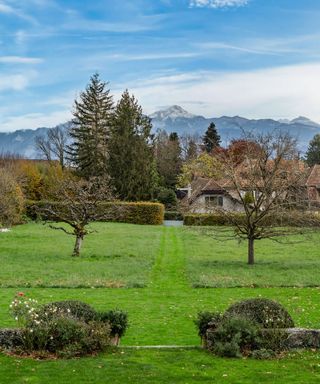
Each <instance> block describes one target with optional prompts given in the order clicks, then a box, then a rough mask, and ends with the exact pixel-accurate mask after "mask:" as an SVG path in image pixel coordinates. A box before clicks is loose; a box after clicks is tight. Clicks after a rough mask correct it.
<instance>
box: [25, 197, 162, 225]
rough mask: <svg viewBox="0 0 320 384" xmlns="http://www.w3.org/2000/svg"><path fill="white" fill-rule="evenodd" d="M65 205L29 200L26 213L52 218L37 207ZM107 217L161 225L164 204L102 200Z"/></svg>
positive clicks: (129, 221) (102, 207) (111, 219)
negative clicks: (39, 211) (42, 213)
mask: <svg viewBox="0 0 320 384" xmlns="http://www.w3.org/2000/svg"><path fill="white" fill-rule="evenodd" d="M56 204H59V205H63V204H64V203H61V202H57V201H44V200H42V201H37V202H35V201H30V200H29V201H27V203H26V214H27V216H28V217H29V218H31V219H32V220H38V219H40V220H51V221H54V217H50V216H44V215H42V216H41V217H39V215H38V213H37V211H38V209H37V208H42V209H43V208H45V207H50V206H52V205H56ZM99 207H100V209H101V210H102V211H103V214H104V215H105V217H106V219H105V221H110V222H120V223H129V224H149V225H160V224H162V223H163V218H164V206H163V205H162V204H159V203H149V202H137V203H129V202H101V203H100V205H99Z"/></svg>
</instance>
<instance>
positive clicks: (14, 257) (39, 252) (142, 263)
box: [0, 223, 161, 287]
mask: <svg viewBox="0 0 320 384" xmlns="http://www.w3.org/2000/svg"><path fill="white" fill-rule="evenodd" d="M142 228H143V229H142ZM91 229H92V230H93V231H95V232H93V233H92V234H89V235H88V236H87V237H86V238H85V240H84V245H83V251H82V255H81V257H80V258H74V257H71V256H70V255H71V253H72V250H73V242H74V237H73V236H68V235H66V234H65V233H63V232H62V231H58V230H53V229H51V228H48V227H46V226H44V225H41V224H33V223H30V224H27V225H21V226H18V227H15V228H14V229H13V230H12V231H11V232H9V233H2V234H1V238H0V261H1V269H0V286H1V287H10V286H20V287H137V286H138V287H141V286H144V285H145V284H146V283H147V281H148V280H149V273H150V271H151V269H152V265H153V263H154V260H155V257H156V255H157V252H158V247H159V242H160V237H161V230H159V228H157V227H154V226H148V227H141V226H138V225H137V226H134V225H126V224H108V223H99V224H92V225H91Z"/></svg>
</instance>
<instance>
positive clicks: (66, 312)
mask: <svg viewBox="0 0 320 384" xmlns="http://www.w3.org/2000/svg"><path fill="white" fill-rule="evenodd" d="M37 313H38V316H39V317H40V318H42V319H43V318H52V317H56V315H57V314H59V315H60V316H68V317H72V318H74V319H75V320H81V321H84V322H85V323H89V322H90V321H94V320H95V319H96V316H97V312H96V311H95V309H93V308H92V307H91V306H90V305H89V304H86V303H83V302H82V301H78V300H64V301H55V302H53V303H49V304H45V305H44V306H42V307H41V308H40V310H39V311H37Z"/></svg>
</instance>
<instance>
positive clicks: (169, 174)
mask: <svg viewBox="0 0 320 384" xmlns="http://www.w3.org/2000/svg"><path fill="white" fill-rule="evenodd" d="M181 152H182V150H181V145H180V140H179V137H178V135H177V133H176V132H173V133H171V134H170V135H169V136H168V134H167V133H166V132H165V131H160V132H159V133H158V135H157V138H156V161H157V169H158V173H159V176H160V179H161V184H162V186H163V187H165V188H171V189H175V186H176V184H177V181H178V176H179V174H180V172H181V166H182V159H181Z"/></svg>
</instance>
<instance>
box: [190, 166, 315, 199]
mask: <svg viewBox="0 0 320 384" xmlns="http://www.w3.org/2000/svg"><path fill="white" fill-rule="evenodd" d="M292 164H295V166H297V167H298V168H299V169H300V170H305V171H306V172H304V173H303V177H302V178H301V180H300V181H299V184H300V186H301V187H312V186H316V187H319V188H320V165H315V166H313V167H312V168H308V169H307V168H306V167H305V165H304V163H303V162H301V161H298V162H295V163H292V162H290V163H289V162H288V169H290V168H291V169H292ZM247 167H248V165H247V164H241V165H239V167H238V170H237V171H238V172H239V173H238V175H240V177H242V175H243V188H246V185H247V183H248V180H247V179H246V177H245V174H246V172H247V171H248V169H247ZM241 184H242V183H241ZM219 193H220V194H227V195H229V196H230V197H231V198H232V199H234V200H239V197H238V193H237V191H235V190H234V188H233V183H232V182H231V180H230V178H227V177H224V178H220V179H213V178H211V179H209V178H205V177H197V178H196V179H195V180H193V181H192V183H191V196H190V197H188V196H185V197H184V198H183V199H182V202H185V203H189V204H192V203H193V202H194V201H195V200H196V199H197V198H198V197H199V196H201V195H203V194H219Z"/></svg>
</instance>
